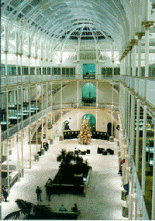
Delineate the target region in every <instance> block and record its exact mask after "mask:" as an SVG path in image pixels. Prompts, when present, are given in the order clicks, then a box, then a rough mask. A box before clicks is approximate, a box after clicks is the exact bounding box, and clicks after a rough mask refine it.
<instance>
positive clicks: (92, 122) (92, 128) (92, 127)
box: [81, 114, 96, 132]
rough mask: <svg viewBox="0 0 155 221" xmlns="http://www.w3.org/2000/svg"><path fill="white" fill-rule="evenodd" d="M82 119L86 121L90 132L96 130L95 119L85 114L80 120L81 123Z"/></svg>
mask: <svg viewBox="0 0 155 221" xmlns="http://www.w3.org/2000/svg"><path fill="white" fill-rule="evenodd" d="M84 119H88V125H89V127H90V130H91V132H92V131H93V130H95V129H96V119H95V117H94V116H93V115H92V114H85V115H83V117H82V118H81V121H83V120H84Z"/></svg>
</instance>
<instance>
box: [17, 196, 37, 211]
mask: <svg viewBox="0 0 155 221" xmlns="http://www.w3.org/2000/svg"><path fill="white" fill-rule="evenodd" d="M15 202H16V203H17V206H18V207H19V208H20V209H21V212H22V213H23V214H30V212H31V209H32V206H33V204H32V203H30V202H26V201H24V200H22V199H17V200H16V201H15Z"/></svg>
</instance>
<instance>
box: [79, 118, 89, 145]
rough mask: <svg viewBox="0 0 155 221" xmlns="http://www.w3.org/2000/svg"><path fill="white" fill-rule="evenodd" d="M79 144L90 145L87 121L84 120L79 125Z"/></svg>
mask: <svg viewBox="0 0 155 221" xmlns="http://www.w3.org/2000/svg"><path fill="white" fill-rule="evenodd" d="M78 138H79V143H80V144H86V145H87V144H90V141H91V132H90V128H89V125H88V119H84V120H83V121H82V123H81V130H80V134H79V135H78Z"/></svg>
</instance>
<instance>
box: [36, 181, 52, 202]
mask: <svg viewBox="0 0 155 221" xmlns="http://www.w3.org/2000/svg"><path fill="white" fill-rule="evenodd" d="M52 185H53V181H52V179H51V178H49V179H48V180H47V182H46V184H45V190H46V196H47V199H48V201H50V200H51V194H52V191H51V187H52ZM36 194H37V200H38V201H42V198H41V194H42V190H41V188H40V187H39V186H37V188H36Z"/></svg>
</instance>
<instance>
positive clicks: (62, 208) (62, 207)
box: [59, 204, 67, 211]
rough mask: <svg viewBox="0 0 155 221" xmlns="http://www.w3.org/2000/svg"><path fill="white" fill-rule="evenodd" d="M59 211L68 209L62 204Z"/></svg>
mask: <svg viewBox="0 0 155 221" xmlns="http://www.w3.org/2000/svg"><path fill="white" fill-rule="evenodd" d="M59 211H67V209H66V207H65V206H64V205H63V204H62V205H61V206H60V209H59Z"/></svg>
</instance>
